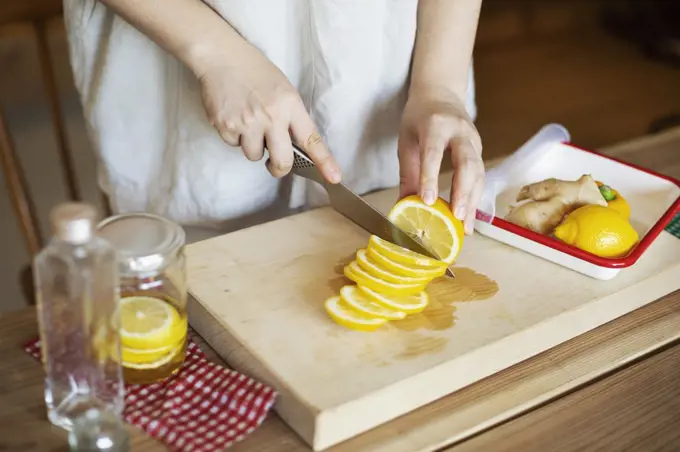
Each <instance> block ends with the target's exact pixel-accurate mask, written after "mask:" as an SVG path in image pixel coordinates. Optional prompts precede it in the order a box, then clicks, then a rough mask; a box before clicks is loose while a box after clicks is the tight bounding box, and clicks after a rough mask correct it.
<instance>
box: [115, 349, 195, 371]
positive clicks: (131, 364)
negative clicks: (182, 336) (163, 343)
mask: <svg viewBox="0 0 680 452" xmlns="http://www.w3.org/2000/svg"><path fill="white" fill-rule="evenodd" d="M183 350H184V347H179V348H176V349H174V350H172V353H168V354H166V355H163V356H161V357H159V358H157V359H156V360H154V361H150V362H149V361H146V360H139V361H123V367H125V368H128V369H134V370H151V369H158V368H159V367H162V366H165V365H166V364H168V363H169V362H171V361H172V360H174V359H175V358H176V357H177V355H179V354H180V353H181V352H182V351H183Z"/></svg>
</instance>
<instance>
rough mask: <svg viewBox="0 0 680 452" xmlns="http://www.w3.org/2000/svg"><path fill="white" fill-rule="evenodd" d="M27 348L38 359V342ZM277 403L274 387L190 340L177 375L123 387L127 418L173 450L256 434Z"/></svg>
mask: <svg viewBox="0 0 680 452" xmlns="http://www.w3.org/2000/svg"><path fill="white" fill-rule="evenodd" d="M24 349H25V350H26V351H27V352H28V353H30V354H31V355H33V357H34V358H36V359H38V360H40V341H39V340H37V339H34V340H32V341H31V342H29V343H28V344H26V345H25V346H24ZM275 399H276V393H275V392H274V390H273V389H272V388H270V387H268V386H265V385H263V384H262V383H260V382H258V381H255V380H253V379H252V378H250V377H247V376H245V375H243V374H240V373H238V372H236V371H234V370H231V369H227V368H224V367H221V366H219V365H217V364H214V363H211V362H210V361H208V360H207V358H206V357H205V355H204V354H203V352H202V351H201V349H200V348H199V347H198V345H196V343H195V342H193V341H191V340H189V345H188V347H187V356H186V360H185V361H184V364H183V365H182V367H181V369H180V370H179V372H177V374H175V375H173V376H171V377H169V378H167V379H165V380H163V381H161V382H159V383H153V384H149V385H126V386H125V410H124V411H123V417H124V419H125V421H126V422H128V423H129V424H132V425H136V426H137V427H140V428H142V429H144V430H145V431H146V432H147V433H148V434H149V435H151V436H153V437H154V438H156V439H158V440H160V441H162V442H163V443H165V444H166V445H167V446H168V447H169V448H170V449H171V450H174V451H192V452H214V451H220V450H224V449H227V448H228V447H229V446H231V445H232V444H234V443H236V442H238V441H241V440H242V439H243V438H245V437H246V436H247V435H248V434H250V433H252V432H253V431H254V430H255V429H256V428H257V427H258V426H259V425H260V424H261V423H262V421H264V419H265V418H266V417H267V413H268V412H269V410H270V409H271V407H272V405H273V404H274V400H275Z"/></svg>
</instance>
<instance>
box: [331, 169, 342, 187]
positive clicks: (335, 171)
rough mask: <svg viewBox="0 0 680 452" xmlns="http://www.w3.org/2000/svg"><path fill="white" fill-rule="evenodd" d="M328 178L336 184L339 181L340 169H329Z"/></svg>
mask: <svg viewBox="0 0 680 452" xmlns="http://www.w3.org/2000/svg"><path fill="white" fill-rule="evenodd" d="M330 179H331V183H332V184H337V183H338V182H340V179H341V176H340V169H338V168H333V169H331V171H330Z"/></svg>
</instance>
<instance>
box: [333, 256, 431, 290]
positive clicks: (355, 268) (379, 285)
mask: <svg viewBox="0 0 680 452" xmlns="http://www.w3.org/2000/svg"><path fill="white" fill-rule="evenodd" d="M344 273H345V276H347V278H349V279H351V280H352V281H354V282H355V283H357V285H359V286H365V287H368V288H369V289H373V290H375V291H376V292H380V293H382V294H385V295H410V294H414V293H418V292H420V291H422V290H424V289H425V284H396V283H391V282H388V281H385V280H383V279H380V278H376V277H375V276H373V275H371V274H370V273H367V272H366V271H364V270H363V269H362V268H361V267H359V264H357V263H356V261H355V262H352V263H350V264H349V265H347V266H346V267H345V269H344Z"/></svg>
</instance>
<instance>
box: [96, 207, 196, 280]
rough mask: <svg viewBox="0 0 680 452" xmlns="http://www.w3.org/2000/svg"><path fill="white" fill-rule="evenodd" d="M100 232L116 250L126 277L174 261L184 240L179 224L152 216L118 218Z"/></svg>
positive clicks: (102, 227)
mask: <svg viewBox="0 0 680 452" xmlns="http://www.w3.org/2000/svg"><path fill="white" fill-rule="evenodd" d="M97 229H98V232H99V235H100V237H102V238H104V239H105V240H107V241H108V242H109V243H111V245H113V246H114V247H115V248H116V251H117V252H118V257H119V260H120V264H121V273H123V274H130V273H133V274H134V273H150V272H156V271H159V270H161V269H162V268H164V267H165V266H166V265H167V264H169V263H170V262H172V261H174V260H175V258H176V254H177V250H179V249H180V248H181V247H182V246H184V241H185V234H184V230H183V229H182V227H181V226H180V225H178V224H176V223H173V222H172V221H169V220H167V219H165V218H163V217H161V216H158V215H153V214H150V213H126V214H120V215H115V216H112V217H110V218H107V219H106V220H104V221H102V222H101V223H99V225H98V227H97Z"/></svg>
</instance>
